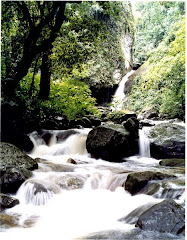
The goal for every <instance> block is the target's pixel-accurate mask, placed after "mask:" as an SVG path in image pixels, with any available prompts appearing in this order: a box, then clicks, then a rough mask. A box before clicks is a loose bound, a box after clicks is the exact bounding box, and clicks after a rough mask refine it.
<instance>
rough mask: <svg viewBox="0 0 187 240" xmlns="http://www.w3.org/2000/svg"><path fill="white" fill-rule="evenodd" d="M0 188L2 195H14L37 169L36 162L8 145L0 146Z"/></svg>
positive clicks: (2, 144)
mask: <svg viewBox="0 0 187 240" xmlns="http://www.w3.org/2000/svg"><path fill="white" fill-rule="evenodd" d="M0 149H1V150H0V151H1V158H0V175H1V178H0V187H1V192H3V193H15V192H16V191H17V190H18V188H19V187H20V185H21V184H22V183H23V182H24V181H25V180H26V179H27V178H29V177H31V175H32V172H31V170H34V169H36V168H38V164H37V162H36V160H34V159H32V158H30V157H29V156H27V155H26V154H25V153H23V152H21V151H20V150H19V149H18V148H17V147H15V146H14V145H12V144H10V143H3V142H2V143H1V144H0Z"/></svg>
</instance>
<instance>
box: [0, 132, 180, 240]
mask: <svg viewBox="0 0 187 240" xmlns="http://www.w3.org/2000/svg"><path fill="white" fill-rule="evenodd" d="M90 130H91V129H75V130H74V131H73V132H72V134H69V133H68V134H69V135H67V131H68V130H67V131H65V130H64V131H51V132H50V133H51V135H52V138H51V140H50V142H49V144H48V145H46V143H45V141H43V140H42V138H41V137H40V136H38V134H37V133H36V132H35V133H33V134H31V139H32V141H33V143H34V149H33V151H32V152H31V153H30V156H31V157H33V158H39V159H38V164H39V169H37V170H35V171H33V176H32V177H31V178H30V179H28V180H27V181H26V182H24V183H23V184H22V185H21V187H20V188H19V190H18V192H17V193H16V196H15V197H16V198H18V199H19V201H20V204H19V205H17V206H15V207H13V208H11V209H8V210H6V211H5V214H6V215H7V216H11V217H12V218H15V219H16V220H15V221H16V226H15V227H14V228H7V227H6V226H2V229H1V233H0V234H3V238H2V239H10V237H14V239H17V238H16V237H18V238H19V240H23V239H25V238H27V239H28V238H29V239H33V238H36V239H37V238H38V236H42V237H43V238H45V239H51V238H54V236H55V239H56V240H58V239H59V240H61V239H63V240H73V239H89V236H90V234H93V233H97V232H102V233H103V234H104V236H105V238H104V239H137V238H138V239H139V238H142V239H152V240H155V233H154V232H153V233H151V232H146V231H145V232H143V233H142V232H141V231H140V230H139V232H137V233H136V231H137V228H136V227H135V224H134V223H131V222H130V223H129V222H122V221H119V219H122V218H124V217H126V216H128V218H129V214H130V213H131V212H132V211H134V210H136V209H137V208H138V207H141V209H143V207H142V206H145V208H146V206H147V204H148V205H149V204H155V203H159V202H160V201H162V200H163V198H164V197H166V198H167V197H168V196H169V195H167V193H166V192H163V188H162V187H160V188H159V189H158V192H157V193H155V195H152V196H149V195H146V194H137V195H135V196H132V195H131V194H130V193H128V192H127V191H126V190H125V189H124V187H123V184H124V182H125V181H126V178H127V175H128V174H129V173H130V172H136V171H147V170H149V171H150V170H151V171H154V170H157V169H158V167H159V161H158V160H155V159H151V158H148V157H147V158H146V159H145V158H141V157H140V156H132V157H130V158H128V159H126V161H124V162H122V163H112V162H107V161H104V160H102V159H98V160H96V159H94V158H91V157H90V155H89V154H88V153H87V151H86V138H87V134H88V133H89V131H90ZM63 135H67V137H66V138H65V137H62V138H60V137H59V136H63ZM70 158H71V159H74V161H75V163H77V164H72V163H68V159H70ZM164 171H166V170H164ZM168 171H169V170H168ZM178 176H180V178H181V179H184V175H182V174H181V173H180V172H178ZM170 188H171V191H170V194H171V195H170V197H171V198H174V199H175V195H176V191H177V194H178V196H176V200H177V201H178V202H179V203H184V186H181V185H180V186H178V185H177V184H176V185H174V184H173V183H170ZM179 189H180V193H179ZM175 190H176V191H175ZM172 191H173V195H172ZM156 194H157V196H156ZM164 194H165V195H164ZM179 195H180V196H179ZM155 196H156V197H155ZM141 211H142V210H136V212H137V214H138V213H140V212H141ZM130 216H131V215H130ZM130 218H132V217H130ZM116 231H117V238H114V232H116ZM134 234H135V235H134ZM124 236H126V237H124ZM157 236H158V239H166V238H167V239H176V236H173V235H172V236H170V235H167V234H166V235H162V234H161V233H160V235H159V234H157ZM92 239H97V238H96V237H95V238H92ZM181 239H182V238H181Z"/></svg>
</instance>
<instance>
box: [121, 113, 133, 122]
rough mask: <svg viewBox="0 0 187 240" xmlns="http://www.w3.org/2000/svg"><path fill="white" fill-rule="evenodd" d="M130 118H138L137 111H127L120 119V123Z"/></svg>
mask: <svg viewBox="0 0 187 240" xmlns="http://www.w3.org/2000/svg"><path fill="white" fill-rule="evenodd" d="M129 118H133V119H137V116H136V113H126V114H124V115H123V116H121V117H120V118H119V119H118V123H122V122H124V121H127V120H128V119H129Z"/></svg>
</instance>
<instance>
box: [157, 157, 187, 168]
mask: <svg viewBox="0 0 187 240" xmlns="http://www.w3.org/2000/svg"><path fill="white" fill-rule="evenodd" d="M159 164H160V165H161V166H166V167H185V159H178V158H170V159H163V160H161V161H160V162H159Z"/></svg>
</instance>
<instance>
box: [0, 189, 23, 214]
mask: <svg viewBox="0 0 187 240" xmlns="http://www.w3.org/2000/svg"><path fill="white" fill-rule="evenodd" d="M17 204H19V200H18V199H17V198H14V197H10V196H8V195H6V194H3V193H0V211H2V210H4V209H6V208H12V207H14V206H16V205H17Z"/></svg>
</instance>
